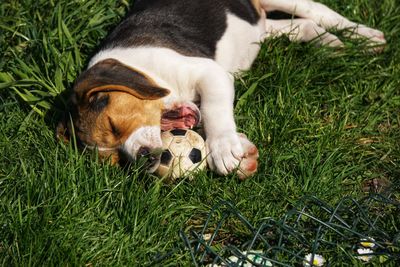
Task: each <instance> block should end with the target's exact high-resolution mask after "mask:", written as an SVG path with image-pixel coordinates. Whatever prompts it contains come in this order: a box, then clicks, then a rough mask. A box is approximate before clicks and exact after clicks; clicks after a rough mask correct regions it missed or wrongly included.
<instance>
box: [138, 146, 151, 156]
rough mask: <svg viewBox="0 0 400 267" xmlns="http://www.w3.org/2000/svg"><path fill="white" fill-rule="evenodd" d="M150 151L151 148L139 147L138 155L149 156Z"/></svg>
mask: <svg viewBox="0 0 400 267" xmlns="http://www.w3.org/2000/svg"><path fill="white" fill-rule="evenodd" d="M150 152H151V151H150V148H148V147H143V146H142V147H140V148H139V150H138V152H137V155H138V157H148V156H149V155H150Z"/></svg>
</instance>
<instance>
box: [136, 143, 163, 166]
mask: <svg viewBox="0 0 400 267" xmlns="http://www.w3.org/2000/svg"><path fill="white" fill-rule="evenodd" d="M157 152H158V149H151V148H150V147H143V146H142V147H140V148H139V150H138V152H137V157H138V158H142V159H145V160H146V161H147V164H148V167H149V168H153V167H154V166H155V165H157V163H158V162H159V160H160V155H159V153H157Z"/></svg>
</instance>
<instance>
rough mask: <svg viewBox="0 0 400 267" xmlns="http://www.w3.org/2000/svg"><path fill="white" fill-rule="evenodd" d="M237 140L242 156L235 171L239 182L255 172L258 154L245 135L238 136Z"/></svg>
mask: <svg viewBox="0 0 400 267" xmlns="http://www.w3.org/2000/svg"><path fill="white" fill-rule="evenodd" d="M239 138H240V143H241V144H242V148H243V150H244V155H243V158H242V160H241V161H240V164H239V168H238V169H237V174H238V176H239V179H240V180H245V179H247V178H248V177H250V176H252V175H253V174H254V173H255V172H256V171H257V167H258V156H259V154H258V149H257V147H256V146H255V145H254V144H253V143H252V142H250V141H249V139H247V136H246V135H244V134H239Z"/></svg>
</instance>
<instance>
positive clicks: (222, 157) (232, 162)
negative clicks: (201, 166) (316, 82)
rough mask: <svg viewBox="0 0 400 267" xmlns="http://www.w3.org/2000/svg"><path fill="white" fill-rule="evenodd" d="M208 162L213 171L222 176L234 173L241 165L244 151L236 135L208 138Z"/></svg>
mask: <svg viewBox="0 0 400 267" xmlns="http://www.w3.org/2000/svg"><path fill="white" fill-rule="evenodd" d="M206 146H207V150H208V157H207V162H208V165H209V166H210V168H211V169H212V170H214V171H215V172H217V173H218V174H221V175H227V174H229V173H231V172H233V171H234V170H235V169H236V168H237V167H238V166H239V164H240V161H241V160H242V158H243V155H244V151H243V147H242V144H241V142H240V139H239V136H238V135H237V134H236V133H232V134H227V135H224V136H218V137H213V136H207V140H206Z"/></svg>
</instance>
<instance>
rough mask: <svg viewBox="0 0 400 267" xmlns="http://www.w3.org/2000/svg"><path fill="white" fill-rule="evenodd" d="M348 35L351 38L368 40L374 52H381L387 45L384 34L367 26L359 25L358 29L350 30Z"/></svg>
mask: <svg viewBox="0 0 400 267" xmlns="http://www.w3.org/2000/svg"><path fill="white" fill-rule="evenodd" d="M348 35H349V36H350V37H351V38H366V39H367V40H368V43H369V46H371V49H368V50H372V51H373V52H381V51H382V50H383V48H384V45H385V44H386V39H385V35H384V33H383V32H381V31H379V30H376V29H372V28H369V27H367V26H365V25H358V26H357V27H356V28H353V29H350V31H349V33H348Z"/></svg>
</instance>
